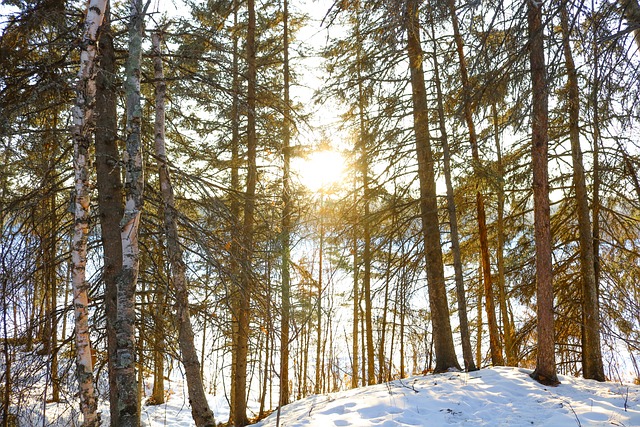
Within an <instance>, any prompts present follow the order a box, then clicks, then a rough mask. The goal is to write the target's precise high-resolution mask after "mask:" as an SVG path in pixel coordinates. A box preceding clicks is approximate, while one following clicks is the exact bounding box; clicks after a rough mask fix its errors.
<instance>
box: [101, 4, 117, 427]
mask: <svg viewBox="0 0 640 427" xmlns="http://www.w3.org/2000/svg"><path fill="white" fill-rule="evenodd" d="M99 47H100V55H99V59H98V62H99V69H98V74H97V76H96V84H97V93H96V132H95V139H96V179H97V181H96V189H97V190H98V208H99V210H100V229H101V231H102V233H101V239H102V251H103V254H104V259H103V262H104V267H103V273H102V278H103V280H104V287H105V290H104V307H105V308H104V310H105V326H106V335H107V370H108V376H109V407H110V409H111V410H110V421H109V424H110V425H111V427H117V426H118V411H117V410H116V408H117V407H118V386H117V383H116V376H115V361H116V329H115V324H116V317H117V308H116V298H117V289H118V288H117V281H118V274H119V273H120V270H121V269H122V242H121V240H120V220H121V219H122V215H123V206H122V178H121V176H120V170H121V168H120V154H119V152H118V146H117V130H118V117H117V110H116V108H117V98H116V97H117V86H116V63H115V61H116V58H115V51H114V47H113V35H112V33H111V19H110V7H109V5H108V4H107V11H106V13H105V18H104V22H103V24H102V28H101V30H100V44H99Z"/></svg>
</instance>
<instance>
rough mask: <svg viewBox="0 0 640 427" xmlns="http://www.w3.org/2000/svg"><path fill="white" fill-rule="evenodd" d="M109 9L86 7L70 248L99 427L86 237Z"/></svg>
mask: <svg viewBox="0 0 640 427" xmlns="http://www.w3.org/2000/svg"><path fill="white" fill-rule="evenodd" d="M105 9H106V0H91V1H90V2H89V3H88V5H87V13H86V16H85V29H84V33H83V36H82V43H80V46H81V51H80V71H79V73H78V82H77V86H76V91H77V98H76V104H75V106H74V108H73V126H72V136H73V148H74V150H73V151H74V155H73V166H74V172H75V200H74V232H73V240H72V247H71V260H72V278H71V283H72V287H73V306H74V314H75V316H74V319H75V331H76V334H75V336H76V339H75V342H76V375H77V377H78V384H79V388H80V411H81V413H82V416H83V426H86V427H94V426H95V427H97V426H99V425H100V417H99V415H98V413H97V408H98V405H97V396H96V393H95V389H94V378H93V362H92V360H91V341H90V336H89V312H88V309H89V307H88V306H89V296H88V291H89V283H88V282H87V280H86V263H87V237H88V234H89V219H90V214H89V205H90V194H89V189H90V188H91V187H90V182H89V179H90V173H89V170H90V166H91V160H90V158H89V146H90V144H91V130H92V127H93V123H94V121H93V109H94V107H95V94H96V85H95V58H96V54H97V49H96V47H97V46H96V45H97V33H98V29H99V28H100V25H101V24H102V20H103V18H104V11H105Z"/></svg>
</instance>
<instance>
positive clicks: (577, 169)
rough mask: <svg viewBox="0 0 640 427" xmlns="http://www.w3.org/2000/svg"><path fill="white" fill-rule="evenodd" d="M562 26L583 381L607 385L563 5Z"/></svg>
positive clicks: (575, 80)
mask: <svg viewBox="0 0 640 427" xmlns="http://www.w3.org/2000/svg"><path fill="white" fill-rule="evenodd" d="M560 7H561V10H560V23H561V27H562V47H563V50H564V58H565V63H566V67H567V89H568V93H567V95H568V99H567V104H568V105H567V106H568V110H569V138H570V140H571V159H572V161H573V185H574V188H575V191H576V203H577V211H578V237H579V242H580V279H581V281H582V375H583V376H584V378H587V379H593V380H597V381H604V380H605V379H606V378H605V376H604V368H603V365H602V352H601V347H600V304H599V302H598V291H597V282H596V276H595V270H594V259H593V235H592V234H591V219H590V218H589V195H588V193H587V184H586V178H585V172H584V164H583V161H582V149H581V148H580V92H579V89H578V74H577V71H576V67H575V64H574V61H573V54H572V52H571V44H570V42H569V34H570V31H569V18H568V16H567V15H568V14H567V7H566V5H565V4H562V5H561V6H560Z"/></svg>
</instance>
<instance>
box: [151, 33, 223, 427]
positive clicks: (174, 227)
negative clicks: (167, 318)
mask: <svg viewBox="0 0 640 427" xmlns="http://www.w3.org/2000/svg"><path fill="white" fill-rule="evenodd" d="M151 40H152V44H153V53H154V58H153V63H154V72H155V74H154V75H155V80H156V119H155V151H156V158H157V161H158V169H159V170H158V176H159V182H160V190H161V194H162V211H163V215H164V228H165V233H166V239H167V255H168V257H169V265H170V267H171V273H172V274H171V276H172V277H171V279H172V280H169V282H170V283H172V284H173V287H174V290H175V293H176V305H175V307H176V313H175V318H176V321H177V323H178V345H179V347H180V353H181V356H182V364H183V366H184V371H185V376H186V378H187V388H188V392H189V403H190V404H191V416H192V417H193V421H194V422H195V424H196V426H199V427H200V426H203V427H215V425H216V424H215V421H214V419H213V412H212V411H211V409H209V404H208V402H207V396H206V394H205V392H204V385H203V383H202V377H201V376H200V361H199V360H198V350H197V349H196V346H195V344H194V337H193V336H194V334H193V327H192V326H191V316H190V314H189V289H188V284H187V275H186V265H185V263H184V254H183V251H182V247H181V246H180V240H179V235H178V224H177V219H176V216H177V209H176V205H175V197H174V193H173V185H172V184H171V175H170V171H169V164H168V160H167V153H166V148H165V137H164V135H165V126H164V124H165V107H164V102H165V101H164V100H165V96H166V88H167V86H166V83H165V81H164V71H163V66H162V53H161V52H162V51H161V47H160V42H161V35H160V34H158V33H154V34H153V35H152V37H151Z"/></svg>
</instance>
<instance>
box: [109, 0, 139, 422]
mask: <svg viewBox="0 0 640 427" xmlns="http://www.w3.org/2000/svg"><path fill="white" fill-rule="evenodd" d="M129 10H130V14H131V15H130V16H131V17H130V21H129V57H128V59H127V65H126V80H125V92H126V99H127V111H126V113H127V126H126V150H125V153H124V162H123V163H124V167H125V205H124V213H123V216H122V220H121V221H120V227H121V228H120V239H121V241H122V271H121V274H120V276H119V277H118V293H117V300H116V301H117V302H116V304H117V307H118V314H117V321H116V337H117V350H116V363H115V369H116V381H117V386H118V408H117V412H118V415H117V416H118V422H119V423H120V426H122V427H129V426H139V425H140V407H139V400H140V397H139V395H138V386H137V379H136V371H135V364H136V360H135V359H136V357H135V356H136V355H135V352H136V339H135V319H136V311H135V295H136V284H137V281H138V271H139V267H140V249H139V246H138V230H139V226H140V216H141V214H142V206H143V200H144V199H143V192H144V176H143V164H142V146H141V145H142V143H141V125H142V107H141V105H140V63H141V59H142V36H143V28H144V11H143V10H142V1H141V0H131V3H130V9H129Z"/></svg>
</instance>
